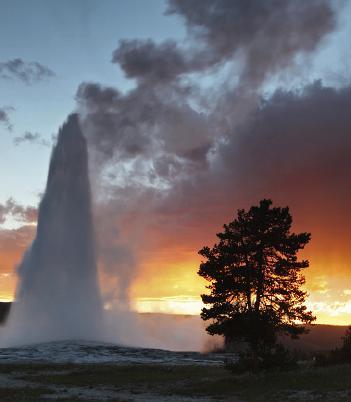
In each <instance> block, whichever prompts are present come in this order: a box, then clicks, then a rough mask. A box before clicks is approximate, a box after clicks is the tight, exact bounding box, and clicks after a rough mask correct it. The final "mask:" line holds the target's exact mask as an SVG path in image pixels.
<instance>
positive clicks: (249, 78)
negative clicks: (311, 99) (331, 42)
mask: <svg viewBox="0 0 351 402" xmlns="http://www.w3.org/2000/svg"><path fill="white" fill-rule="evenodd" d="M168 13H170V14H176V15H179V16H181V17H182V18H183V19H184V21H185V23H186V26H187V28H188V34H189V37H190V38H191V39H192V40H193V41H195V43H196V45H198V44H200V45H202V47H203V49H204V48H205V49H206V52H205V53H204V54H205V58H206V59H207V60H208V64H216V63H222V62H226V61H228V60H230V59H233V58H236V59H241V62H242V72H241V74H240V79H239V81H240V83H241V85H248V84H250V85H251V86H257V85H259V84H261V83H262V82H263V81H264V79H266V78H267V76H268V75H269V74H273V73H276V72H277V71H279V70H282V69H285V68H287V67H289V66H291V64H294V63H295V61H296V56H297V55H299V54H300V55H301V54H305V55H308V54H310V53H311V52H313V51H314V50H315V49H316V48H317V46H318V45H319V44H320V43H321V40H322V39H323V38H324V36H325V35H326V34H327V33H329V32H331V31H332V30H334V29H335V26H336V18H335V12H334V10H333V8H332V4H331V3H330V2H329V1H326V0H312V1H308V2H305V1H303V0H298V1H293V2H287V1H279V0H268V1H264V2H262V1H260V0H253V1H250V2H247V1H246V0H238V1H235V2H233V1H231V0H190V1H188V0H170V1H169V9H168ZM202 51H203V52H204V50H202Z"/></svg>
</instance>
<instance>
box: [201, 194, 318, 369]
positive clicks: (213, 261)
mask: <svg viewBox="0 0 351 402" xmlns="http://www.w3.org/2000/svg"><path fill="white" fill-rule="evenodd" d="M291 224H292V217H291V215H290V212H289V208H288V207H286V208H275V207H272V201H271V200H262V201H260V204H259V206H253V207H251V208H250V209H249V210H248V211H245V210H243V209H241V210H239V211H238V216H237V218H236V219H235V220H234V221H233V222H230V223H229V224H227V225H224V232H223V233H218V234H217V237H218V238H219V243H218V244H215V245H214V247H213V248H212V249H210V248H209V247H204V248H203V249H202V250H200V251H199V254H200V255H201V256H203V257H204V258H205V261H203V262H202V263H201V265H200V269H199V272H198V274H199V275H200V276H202V277H203V278H205V279H206V280H207V281H209V282H210V285H209V286H207V288H208V289H210V291H211V293H210V295H207V294H204V295H202V300H203V302H204V303H205V304H206V305H210V307H205V308H203V309H202V313H201V317H202V318H203V319H204V320H211V324H210V325H209V326H208V327H207V331H208V333H210V334H211V335H214V334H219V335H224V337H225V340H226V342H232V341H234V340H240V341H244V342H246V343H247V344H248V345H249V347H250V350H251V352H252V356H253V361H254V366H256V365H257V359H258V356H260V353H266V351H267V348H270V347H272V346H274V345H275V344H276V341H277V335H278V334H279V333H285V334H288V335H290V336H291V337H293V338H298V336H299V335H300V334H302V333H304V332H307V330H306V328H305V327H304V326H303V325H301V324H310V323H312V322H313V321H314V320H315V317H314V316H313V315H312V312H310V311H307V308H306V306H305V299H306V296H307V294H306V292H305V291H304V290H302V289H301V286H302V285H303V284H304V283H305V278H304V276H303V275H302V274H301V270H302V269H303V268H306V267H308V266H309V262H308V261H307V260H301V261H299V260H298V259H297V256H296V254H297V252H298V251H299V250H301V249H303V248H304V246H305V245H306V244H307V243H308V242H309V240H310V237H311V235H310V233H299V234H295V233H290V228H291Z"/></svg>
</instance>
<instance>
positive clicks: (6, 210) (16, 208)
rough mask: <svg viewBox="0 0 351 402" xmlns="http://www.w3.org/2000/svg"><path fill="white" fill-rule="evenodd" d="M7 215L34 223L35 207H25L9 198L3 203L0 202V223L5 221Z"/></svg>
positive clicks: (35, 218)
mask: <svg viewBox="0 0 351 402" xmlns="http://www.w3.org/2000/svg"><path fill="white" fill-rule="evenodd" d="M9 216H11V217H12V218H14V219H15V220H17V221H19V222H24V223H34V222H36V220H37V209H36V208H34V207H31V206H26V207H25V206H23V205H20V204H18V203H16V201H14V200H13V199H12V198H9V199H8V200H7V201H6V202H5V203H4V204H0V224H3V223H5V221H6V219H7V218H8V217H9Z"/></svg>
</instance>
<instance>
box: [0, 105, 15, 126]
mask: <svg viewBox="0 0 351 402" xmlns="http://www.w3.org/2000/svg"><path fill="white" fill-rule="evenodd" d="M13 110H14V108H13V107H10V106H3V107H0V123H2V124H3V125H4V126H5V127H6V128H7V129H8V130H9V131H12V123H11V120H10V117H9V112H12V111H13Z"/></svg>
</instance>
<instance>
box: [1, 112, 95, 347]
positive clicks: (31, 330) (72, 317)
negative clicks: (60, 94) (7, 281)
mask: <svg viewBox="0 0 351 402" xmlns="http://www.w3.org/2000/svg"><path fill="white" fill-rule="evenodd" d="M18 273H19V286H18V289H17V295H16V302H15V303H14V305H13V309H12V311H11V314H10V317H9V321H8V324H7V328H6V329H5V334H6V338H7V342H11V343H30V342H37V341H47V340H58V339H82V338H84V339H96V337H97V335H98V333H99V331H100V330H101V319H102V309H101V301H100V294H99V287H98V282H97V272H96V258H95V240H94V230H93V222H92V213H91V195H90V184H89V176H88V155H87V145H86V141H85V138H84V137H83V134H82V132H81V130H80V127H79V122H78V117H77V115H71V116H69V118H68V120H67V122H66V123H65V124H64V125H63V127H62V128H61V130H60V132H59V135H58V141H57V144H56V146H55V147H54V150H53V153H52V157H51V162H50V168H49V175H48V180H47V186H46V191H45V194H44V196H43V199H42V201H41V203H40V206H39V216H38V226H37V235H36V238H35V240H34V241H33V244H32V245H31V247H30V248H29V249H28V251H27V252H26V254H25V255H24V258H23V261H22V262H21V264H20V266H19V267H18Z"/></svg>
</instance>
